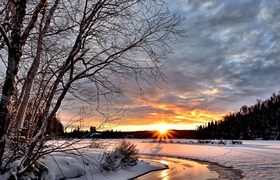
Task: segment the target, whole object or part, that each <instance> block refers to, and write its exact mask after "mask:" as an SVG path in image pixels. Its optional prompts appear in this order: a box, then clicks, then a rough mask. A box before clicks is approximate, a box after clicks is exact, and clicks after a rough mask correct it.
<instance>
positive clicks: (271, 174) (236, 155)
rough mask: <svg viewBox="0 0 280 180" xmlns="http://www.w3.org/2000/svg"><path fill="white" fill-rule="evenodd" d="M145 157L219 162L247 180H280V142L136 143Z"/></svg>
mask: <svg viewBox="0 0 280 180" xmlns="http://www.w3.org/2000/svg"><path fill="white" fill-rule="evenodd" d="M133 141H134V142H135V143H136V144H137V147H138V149H139V150H140V153H141V154H150V155H161V156H172V157H183V158H190V159H198V160H204V161H210V162H216V163H219V164H220V165H224V166H227V167H233V168H235V169H240V170H242V171H243V175H244V176H245V177H244V179H252V180H264V179H266V180H267V179H273V180H275V179H280V176H279V175H280V141H242V142H243V145H201V144H184V142H187V140H178V141H180V142H181V143H149V142H150V141H149V140H144V142H143V140H133Z"/></svg>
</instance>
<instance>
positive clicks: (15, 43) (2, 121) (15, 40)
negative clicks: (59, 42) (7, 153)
mask: <svg viewBox="0 0 280 180" xmlns="http://www.w3.org/2000/svg"><path fill="white" fill-rule="evenodd" d="M15 6H16V14H15V19H14V27H13V30H12V33H11V39H12V40H11V43H10V46H9V50H8V56H9V57H8V67H7V71H6V79H5V82H4V86H3V91H2V97H1V102H0V167H2V160H3V159H2V158H3V154H4V149H5V144H6V140H5V134H6V131H7V126H8V125H9V123H10V122H9V121H10V119H9V112H10V106H11V102H12V97H13V94H14V88H15V79H16V75H17V73H18V65H19V61H20V58H21V56H22V46H20V39H21V31H22V26H23V21H24V16H25V13H26V12H25V9H26V0H22V1H20V2H18V3H16V4H15Z"/></svg>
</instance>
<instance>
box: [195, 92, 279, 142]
mask: <svg viewBox="0 0 280 180" xmlns="http://www.w3.org/2000/svg"><path fill="white" fill-rule="evenodd" d="M279 120H280V92H278V94H277V95H276V94H275V93H273V94H272V96H271V97H270V98H269V99H267V100H265V101H262V100H259V99H258V100H257V101H256V103H255V105H252V106H246V105H244V106H242V107H241V108H240V110H239V111H237V112H233V113H228V114H227V115H225V116H224V117H223V119H222V120H219V121H213V120H212V121H210V122H208V123H206V124H204V125H200V126H198V127H197V131H202V132H205V134H207V138H223V139H244V140H246V139H247V140H248V139H252V140H254V139H263V140H279V139H280V121H279Z"/></svg>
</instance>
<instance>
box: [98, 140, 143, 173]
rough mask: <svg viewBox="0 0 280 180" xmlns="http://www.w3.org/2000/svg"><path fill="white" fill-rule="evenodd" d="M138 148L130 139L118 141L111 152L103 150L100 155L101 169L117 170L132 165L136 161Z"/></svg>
mask: <svg viewBox="0 0 280 180" xmlns="http://www.w3.org/2000/svg"><path fill="white" fill-rule="evenodd" d="M138 157H139V156H138V149H136V145H135V144H133V143H132V142H130V141H125V140H122V141H119V142H118V143H117V145H116V147H115V148H114V149H113V151H111V152H104V153H103V155H102V157H101V164H100V168H101V170H105V171H117V170H119V169H122V168H126V167H128V166H134V165H136V164H137V161H138Z"/></svg>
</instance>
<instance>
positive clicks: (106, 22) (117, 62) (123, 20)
mask: <svg viewBox="0 0 280 180" xmlns="http://www.w3.org/2000/svg"><path fill="white" fill-rule="evenodd" d="M0 4H1V7H0V13H1V14H0V32H1V34H0V35H1V36H0V38H1V39H0V40H1V45H0V48H1V52H3V54H6V56H5V57H3V61H4V64H5V65H6V75H5V81H4V84H3V87H2V96H1V102H0V138H1V141H0V166H1V170H2V172H5V171H6V170H7V169H6V167H7V166H8V164H9V163H11V160H9V159H11V157H10V156H9V153H7V150H8V145H7V144H8V143H10V139H11V137H13V135H15V133H20V134H21V135H22V133H23V131H22V128H23V124H24V123H23V122H26V123H27V124H28V125H29V126H32V124H36V115H38V114H39V113H40V115H43V123H42V126H41V127H40V129H39V130H38V132H37V133H36V134H33V133H29V135H28V138H27V139H26V140H25V141H26V142H25V146H26V148H25V149H24V150H22V151H23V152H20V153H18V154H17V157H20V156H22V157H23V158H22V162H21V167H20V168H19V172H18V174H23V173H25V172H26V171H27V170H28V169H29V168H31V166H32V164H34V163H36V161H37V160H38V159H39V158H40V157H41V156H42V154H44V153H42V152H43V151H44V150H45V149H44V147H45V146H44V143H45V142H46V137H45V132H46V128H47V125H48V122H49V121H50V120H51V119H52V118H53V117H54V115H55V114H56V113H57V111H58V110H59V108H60V106H61V103H62V102H63V100H65V97H66V96H67V94H68V93H74V94H75V92H77V91H78V90H79V88H81V87H80V86H81V84H89V85H90V86H91V88H90V89H91V91H90V92H91V94H87V95H88V96H91V97H95V98H94V100H95V102H96V104H97V107H98V103H99V100H100V99H101V97H103V98H105V99H106V100H108V101H110V99H112V98H114V97H115V95H119V94H122V93H123V92H124V90H125V88H126V87H125V81H126V80H131V79H134V80H135V82H136V83H137V84H138V86H139V88H140V89H141V87H140V83H139V81H140V80H145V81H148V82H149V81H150V80H154V81H155V82H156V83H157V82H159V81H160V80H161V79H162V78H163V77H164V75H163V74H162V72H161V70H162V68H163V67H164V62H165V61H166V60H167V55H168V53H171V52H172V48H171V46H170V44H172V43H176V42H177V41H178V38H181V37H185V31H184V30H182V29H180V28H181V25H182V21H183V19H182V18H181V17H180V16H178V15H176V14H174V13H172V12H170V11H169V10H168V8H167V6H166V4H165V2H164V1H160V0H157V1H156V0H84V1H80V0H74V1H73V0H29V1H28V0H0ZM76 97H77V98H81V97H79V96H77V95H76ZM27 113H30V116H27V115H26V114H27ZM27 117H28V118H27Z"/></svg>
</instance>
